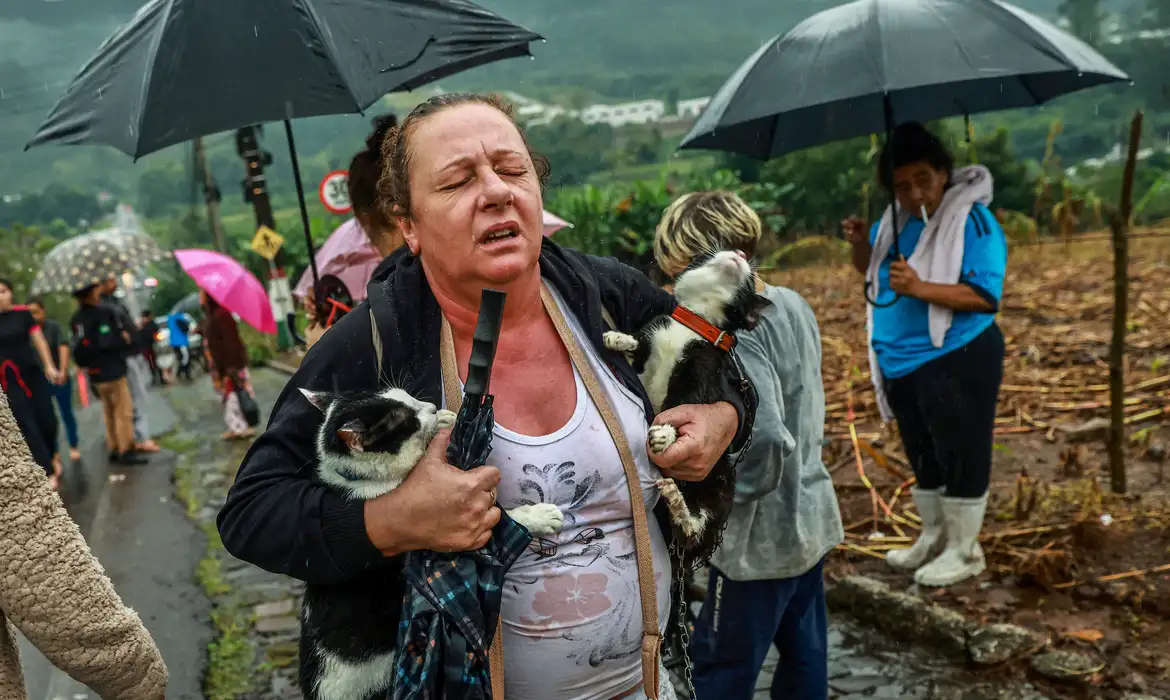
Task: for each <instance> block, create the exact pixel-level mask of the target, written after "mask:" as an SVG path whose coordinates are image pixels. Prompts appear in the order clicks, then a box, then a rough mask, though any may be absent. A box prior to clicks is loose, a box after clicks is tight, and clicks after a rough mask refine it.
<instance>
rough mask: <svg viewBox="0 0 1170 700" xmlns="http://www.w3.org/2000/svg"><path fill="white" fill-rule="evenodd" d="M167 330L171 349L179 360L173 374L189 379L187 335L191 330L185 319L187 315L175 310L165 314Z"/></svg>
mask: <svg viewBox="0 0 1170 700" xmlns="http://www.w3.org/2000/svg"><path fill="white" fill-rule="evenodd" d="M167 331H168V335H169V336H170V344H171V351H172V352H174V353H175V357H176V358H177V359H178V361H179V367H178V369H177V370H175V375H176V376H177V377H184V378H185V379H186V380H187V381H191V347H190V346H191V341H190V339H188V337H187V334H188V333H189V332H190V331H191V323H190V322H189V321H188V320H187V315H186V314H185V313H183V312H181V311H176V312H175V313H173V314H171V315H169V316H167Z"/></svg>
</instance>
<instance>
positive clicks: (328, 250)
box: [292, 219, 382, 301]
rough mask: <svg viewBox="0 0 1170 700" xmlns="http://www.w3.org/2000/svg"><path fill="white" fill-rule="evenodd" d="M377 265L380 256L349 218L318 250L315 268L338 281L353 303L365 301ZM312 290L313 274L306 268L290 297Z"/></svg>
mask: <svg viewBox="0 0 1170 700" xmlns="http://www.w3.org/2000/svg"><path fill="white" fill-rule="evenodd" d="M380 262H382V255H381V253H379V252H378V249H377V248H375V247H374V246H373V245H372V244H371V243H370V239H369V238H368V237H367V236H366V232H365V231H364V230H363V229H362V225H361V224H359V223H358V220H357V219H349V220H348V221H346V222H345V223H343V224H342V225H340V226H338V227H337V228H336V229H334V230H333V233H331V234H329V238H328V239H327V240H326V241H325V245H323V246H321V249H320V250H318V251H317V269H318V270H320V273H321V276H322V277H324V276H325V275H333V276H335V277H337V278H338V279H340V280H341V281H342V282H344V283H345V286H346V288H347V289H349V293H350V295H351V296H352V297H353V298H354V300H355V301H361V300H362V299H365V298H366V284H367V283H368V282H369V281H370V277H371V276H372V275H373V274H374V268H376V267H377V266H378V263H380ZM312 288H313V271H312V270H310V269H309V268H307V267H306V268H305V271H304V272H303V273H301V279H300V281H299V282H297V286H296V287H294V288H293V290H292V294H293V296H295V297H298V298H304V296H305V295H306V294H308V293H309V290H310V289H312Z"/></svg>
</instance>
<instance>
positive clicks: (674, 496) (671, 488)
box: [654, 479, 686, 511]
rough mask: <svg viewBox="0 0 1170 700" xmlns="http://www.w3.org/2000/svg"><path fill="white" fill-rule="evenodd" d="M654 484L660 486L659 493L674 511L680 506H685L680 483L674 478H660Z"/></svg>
mask: <svg viewBox="0 0 1170 700" xmlns="http://www.w3.org/2000/svg"><path fill="white" fill-rule="evenodd" d="M654 485H655V486H657V487H658V493H660V494H662V497H663V498H665V499H666V503H667V505H669V506H671V510H672V511H673V510H674V509H676V508H678V507H679V506H684V507H685V505H686V504H685V501H683V496H682V491H679V490H678V484H676V483H674V479H658V480H656V481H655V482H654Z"/></svg>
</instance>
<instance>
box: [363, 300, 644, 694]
mask: <svg viewBox="0 0 1170 700" xmlns="http://www.w3.org/2000/svg"><path fill="white" fill-rule="evenodd" d="M541 299H542V300H543V301H544V306H545V309H547V310H548V313H549V316H550V317H551V318H552V322H553V325H554V326H555V327H556V329H557V333H558V334H559V335H560V337H561V342H563V343H564V345H565V349H566V350H568V352H569V358H570V359H571V360H572V362H573V366H574V367H576V368H577V373H578V374H580V375H581V381H582V382H583V383H584V384H585V389H586V391H588V392H589V397H590V398H591V399H593V404H594V405H595V406H596V407H597V411H598V412H599V413H600V414H601V419H602V420H603V421H604V422H605V426H606V428H608V429H609V434H610V437H611V438H612V439H613V441H614V445H615V446H616V447H617V450H618V455H619V456H620V457H621V460H622V467H623V468H624V469H625V473H626V485H627V487H628V488H629V491H630V505H631V511H632V515H633V521H634V544H635V547H636V559H637V563H638V588H639V591H640V593H641V599H642V600H641V603H642V630H643V631H642V685H643V688H644V689H645V692H646V697H647V698H649V699H650V700H657V698H658V683H659V677H658V669H659V668H660V664H659V655H660V653H661V649H662V636H661V635H660V634H659V632H658V589H657V587H656V585H655V582H654V559H653V555H652V552H651V548H650V525H649V522H648V521H647V519H646V509H645V508H644V507H642V488H641V485H640V481H639V479H638V468H637V465H636V464H635V463H634V455H633V453H632V452H631V451H630V443H629V441H628V440H627V439H626V435H625V432H624V431H623V430H622V427H621V424H620V423H619V422H618V419H617V416H616V415H615V414H614V412H613V407H612V406H610V404H609V399H607V398H606V396H605V393H604V392H603V391H602V389H601V385H600V384H598V382H597V377H596V376H595V375H594V374H593V370H592V368H591V367H590V366H589V362H588V360H586V358H585V354H584V352H583V351H582V350H581V346H580V345H578V343H577V339H576V337H575V336H574V335H573V333H572V331H571V330H569V326H568V323H567V322H566V321H565V317H564V314H562V313H561V310H560V308H559V307H558V306H557V304H556V301H555V300H554V299H553V298H552V295H551V294H550V293H549V291H548V289H547V288H542V289H541ZM606 317H607V318H606V320H607V321H608V322H609V323H610V324H611V326H612V325H613V322H612V320H611V319H610V318H609V315H608V313H607V314H606ZM370 323H371V325H373V326H374V330H373V335H374V354H375V355H376V356H377V360H378V372H379V376H381V372H382V344H381V340H380V338H379V337H378V331H377V327H376V324H375V323H374V317H373V312H371V313H370ZM439 361H440V365H441V368H442V373H443V395H444V397H445V399H446V402H447V408H448V410H451V411H455V412H458V411H459V407H460V405H461V404H462V402H463V396H462V394H461V393H460V391H459V369H458V366H457V364H456V362H455V339H454V337H453V336H452V334H451V326H450V324H448V323H447V319H446V317H444V318H443V325H442V329H441V331H440V336H439ZM501 639H502V621H500V620H497V622H496V634H495V639H494V640H493V642H492V645H491V648H490V650H489V652H488V666H489V673H490V675H491V683H492V700H503V698H504V645H503V643H502V641H501Z"/></svg>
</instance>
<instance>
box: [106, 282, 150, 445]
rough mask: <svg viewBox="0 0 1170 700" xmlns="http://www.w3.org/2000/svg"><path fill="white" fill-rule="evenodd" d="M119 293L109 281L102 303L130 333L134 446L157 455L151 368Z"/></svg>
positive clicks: (128, 351)
mask: <svg viewBox="0 0 1170 700" xmlns="http://www.w3.org/2000/svg"><path fill="white" fill-rule="evenodd" d="M117 290H118V281H117V280H116V279H113V278H110V279H108V280H106V281H105V282H104V283H103V284H102V301H103V302H105V303H106V304H109V305H110V306H111V307H112V308H113V309H114V310H115V311H116V312H117V313H118V315H119V317H120V319H121V323H122V327H123V328H126V329H128V332H129V334H130V339H129V345H128V346H127V347H126V381H127V382H128V383H129V384H130V398H131V401H132V403H133V404H134V445H135V449H137V450H138V451H139V452H158V451H159V449H160V448H159V446H158V444H157V443H156V442H155V441H154V440H151V439H150V418H149V417H148V416H149V414H150V412H149V410H148V408H147V403H148V402H149V401H150V399H149V398H148V397H147V393H148V392H149V391H150V365H149V364H148V363H147V361H146V356H145V355H144V354H143V348H142V337H141V334H140V333H139V332H138V324H136V323H135V322H134V317H133V316H131V315H130V310H129V309H127V308H126V305H125V304H124V303H122V300H121V299H118V298H117V297H115V296H114V292H116V291H117Z"/></svg>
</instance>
